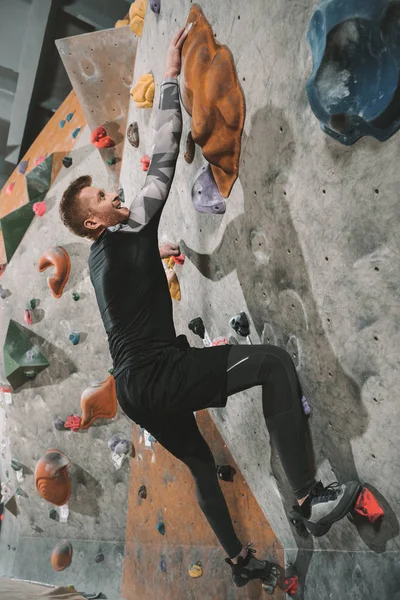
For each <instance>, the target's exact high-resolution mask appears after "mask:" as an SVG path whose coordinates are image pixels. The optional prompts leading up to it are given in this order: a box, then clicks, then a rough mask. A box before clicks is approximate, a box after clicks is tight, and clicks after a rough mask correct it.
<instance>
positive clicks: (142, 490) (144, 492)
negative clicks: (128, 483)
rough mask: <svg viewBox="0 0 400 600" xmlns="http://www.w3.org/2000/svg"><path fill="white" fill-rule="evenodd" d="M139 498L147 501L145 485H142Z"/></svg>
mask: <svg viewBox="0 0 400 600" xmlns="http://www.w3.org/2000/svg"><path fill="white" fill-rule="evenodd" d="M138 496H140V498H143V500H146V498H147V488H146V486H145V485H141V486H140V488H139V491H138Z"/></svg>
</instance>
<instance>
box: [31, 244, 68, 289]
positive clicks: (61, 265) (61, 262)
mask: <svg viewBox="0 0 400 600" xmlns="http://www.w3.org/2000/svg"><path fill="white" fill-rule="evenodd" d="M49 267H54V268H55V273H54V275H51V276H50V277H48V278H47V283H48V285H49V288H50V290H51V292H52V294H53V296H54V297H55V298H61V296H62V293H63V290H64V288H65V285H66V283H67V281H68V277H69V274H70V272H71V260H70V258H69V254H68V252H67V251H66V250H65V249H64V248H61V246H55V247H53V248H49V249H48V250H47V251H46V252H45V253H44V254H42V256H41V257H40V259H39V264H38V268H39V271H40V273H42V272H43V271H45V270H46V269H48V268H49Z"/></svg>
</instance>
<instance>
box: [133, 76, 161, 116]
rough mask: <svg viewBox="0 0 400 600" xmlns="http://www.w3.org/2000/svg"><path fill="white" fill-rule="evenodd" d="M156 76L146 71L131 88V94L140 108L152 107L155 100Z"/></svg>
mask: <svg viewBox="0 0 400 600" xmlns="http://www.w3.org/2000/svg"><path fill="white" fill-rule="evenodd" d="M154 92H155V85H154V77H153V75H152V74H151V73H146V74H145V75H142V76H141V77H139V79H138V82H137V83H136V84H135V85H134V86H133V88H132V89H131V92H130V93H131V96H132V98H133V99H134V101H135V103H136V106H137V107H138V108H151V107H152V106H153V100H154Z"/></svg>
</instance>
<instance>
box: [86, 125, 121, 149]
mask: <svg viewBox="0 0 400 600" xmlns="http://www.w3.org/2000/svg"><path fill="white" fill-rule="evenodd" d="M90 141H91V142H92V144H93V145H94V146H96V148H111V147H112V146H115V142H114V140H113V139H112V138H110V136H108V135H107V131H106V129H105V127H102V126H100V127H97V129H95V130H94V131H92V134H91V136H90Z"/></svg>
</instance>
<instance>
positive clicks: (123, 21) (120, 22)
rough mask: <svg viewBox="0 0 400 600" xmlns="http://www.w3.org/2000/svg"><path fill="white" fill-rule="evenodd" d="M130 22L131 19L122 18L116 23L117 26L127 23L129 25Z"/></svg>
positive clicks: (123, 25)
mask: <svg viewBox="0 0 400 600" xmlns="http://www.w3.org/2000/svg"><path fill="white" fill-rule="evenodd" d="M129 23H130V21H129V19H120V20H119V21H117V22H116V23H115V27H125V26H126V25H129Z"/></svg>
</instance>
